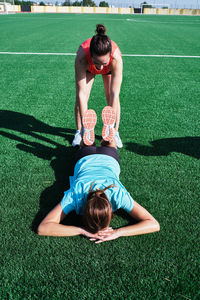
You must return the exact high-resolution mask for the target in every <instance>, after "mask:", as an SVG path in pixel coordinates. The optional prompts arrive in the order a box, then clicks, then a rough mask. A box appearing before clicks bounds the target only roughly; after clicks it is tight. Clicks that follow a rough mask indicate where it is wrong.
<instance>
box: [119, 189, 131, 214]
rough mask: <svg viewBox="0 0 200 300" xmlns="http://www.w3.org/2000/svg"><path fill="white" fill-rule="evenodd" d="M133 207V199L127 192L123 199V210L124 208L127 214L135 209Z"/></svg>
mask: <svg viewBox="0 0 200 300" xmlns="http://www.w3.org/2000/svg"><path fill="white" fill-rule="evenodd" d="M133 206H134V200H133V198H132V197H131V195H130V194H129V193H128V192H127V191H125V192H124V193H123V196H122V199H121V208H123V209H124V210H125V211H126V212H127V213H129V212H130V211H131V210H132V209H133Z"/></svg>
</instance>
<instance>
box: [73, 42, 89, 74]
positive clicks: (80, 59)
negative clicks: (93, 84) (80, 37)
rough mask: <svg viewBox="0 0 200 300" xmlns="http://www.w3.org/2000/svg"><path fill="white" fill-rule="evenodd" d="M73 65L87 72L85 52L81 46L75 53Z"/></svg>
mask: <svg viewBox="0 0 200 300" xmlns="http://www.w3.org/2000/svg"><path fill="white" fill-rule="evenodd" d="M75 65H76V66H78V67H82V68H83V69H85V70H87V68H88V62H87V59H86V56H85V52H84V50H83V48H82V47H81V46H80V47H79V48H78V51H77V52H76V59H75Z"/></svg>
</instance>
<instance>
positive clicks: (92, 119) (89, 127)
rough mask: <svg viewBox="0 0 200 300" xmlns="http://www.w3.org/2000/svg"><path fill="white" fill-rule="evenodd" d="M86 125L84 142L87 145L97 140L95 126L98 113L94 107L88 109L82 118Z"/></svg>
mask: <svg viewBox="0 0 200 300" xmlns="http://www.w3.org/2000/svg"><path fill="white" fill-rule="evenodd" d="M82 122H83V126H84V129H85V130H84V134H83V142H84V144H85V145H87V146H91V145H93V144H94V141H95V134H94V127H95V125H96V122H97V115H96V113H95V111H94V110H93V109H88V110H87V111H86V112H85V114H84V115H83V118H82Z"/></svg>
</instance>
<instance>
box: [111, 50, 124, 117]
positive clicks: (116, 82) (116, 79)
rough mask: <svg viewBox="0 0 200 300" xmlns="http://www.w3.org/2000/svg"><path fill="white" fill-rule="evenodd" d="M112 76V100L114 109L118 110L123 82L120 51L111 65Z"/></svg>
mask: <svg viewBox="0 0 200 300" xmlns="http://www.w3.org/2000/svg"><path fill="white" fill-rule="evenodd" d="M110 69H111V72H112V77H111V87H110V97H111V99H110V101H111V104H112V107H113V109H114V110H115V111H116V110H117V105H118V102H119V93H120V88H121V83H122V71H123V62H122V57H121V55H120V53H119V51H118V52H117V53H116V54H115V55H114V57H113V60H112V62H111V66H110Z"/></svg>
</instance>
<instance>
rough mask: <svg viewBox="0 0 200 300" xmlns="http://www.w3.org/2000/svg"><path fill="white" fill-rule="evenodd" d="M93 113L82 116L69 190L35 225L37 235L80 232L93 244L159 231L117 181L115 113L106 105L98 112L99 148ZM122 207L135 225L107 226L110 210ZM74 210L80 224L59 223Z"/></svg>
mask: <svg viewBox="0 0 200 300" xmlns="http://www.w3.org/2000/svg"><path fill="white" fill-rule="evenodd" d="M96 119H97V118H96V113H95V112H94V111H93V110H88V111H87V112H86V113H85V114H84V116H83V127H84V135H83V143H84V144H83V147H82V148H81V149H79V151H78V153H77V157H76V165H75V168H74V176H73V177H70V189H69V190H68V191H66V192H65V194H64V197H63V199H62V200H61V202H60V203H59V204H58V205H57V206H56V207H55V208H54V209H53V210H52V211H51V212H50V213H49V214H48V215H47V216H46V217H45V218H44V220H43V221H42V222H41V224H40V225H39V227H38V234H39V235H48V236H75V235H84V236H86V237H88V238H89V239H90V240H91V241H95V243H101V242H105V241H110V240H114V239H117V238H119V237H121V236H131V235H139V234H145V233H151V232H155V231H159V229H160V227H159V223H158V222H157V221H156V220H155V219H154V218H153V216H152V215H151V214H150V213H149V212H148V211H147V210H146V209H145V208H143V207H142V206H141V205H139V204H138V203H137V202H136V201H134V200H133V199H132V197H131V196H130V194H129V193H128V192H127V191H126V189H125V187H124V186H123V185H122V184H121V182H120V181H119V174H120V166H119V157H118V152H117V147H116V143H115V140H114V133H115V131H114V123H115V113H114V111H113V109H112V108H111V107H109V106H107V107H105V108H104V109H103V112H102V119H103V123H104V127H103V131H102V137H103V141H102V144H101V147H96V146H94V137H95V136H94V127H95V124H96ZM119 208H122V209H124V210H125V211H126V212H127V213H128V214H129V215H130V216H131V217H132V218H133V219H135V220H136V221H138V223H137V224H134V225H129V226H125V227H121V228H117V229H114V228H111V227H109V226H110V222H111V219H112V217H113V212H115V211H116V210H117V209H119ZM72 210H75V211H76V213H77V214H78V215H82V216H83V223H84V227H83V228H81V227H76V226H67V225H63V224H61V222H62V220H63V219H64V218H65V217H66V215H67V214H68V213H69V212H71V211H72Z"/></svg>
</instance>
